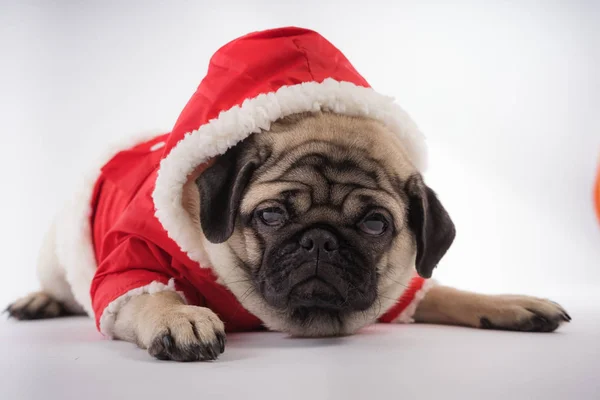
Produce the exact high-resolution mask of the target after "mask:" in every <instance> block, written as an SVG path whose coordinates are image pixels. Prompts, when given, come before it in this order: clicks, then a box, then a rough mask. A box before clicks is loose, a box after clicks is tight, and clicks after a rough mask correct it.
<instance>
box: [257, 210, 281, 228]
mask: <svg viewBox="0 0 600 400" xmlns="http://www.w3.org/2000/svg"><path fill="white" fill-rule="evenodd" d="M258 217H259V218H260V220H261V221H262V222H263V223H264V224H265V225H269V226H279V225H283V223H284V222H285V221H286V219H287V217H286V213H285V211H284V210H283V209H281V208H278V207H271V208H265V209H264V210H260V211H258Z"/></svg>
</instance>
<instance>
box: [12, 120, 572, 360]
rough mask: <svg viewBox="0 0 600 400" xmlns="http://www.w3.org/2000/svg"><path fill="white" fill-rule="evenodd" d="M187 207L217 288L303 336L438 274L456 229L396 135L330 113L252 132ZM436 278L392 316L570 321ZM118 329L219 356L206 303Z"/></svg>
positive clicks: (155, 313) (163, 302)
mask: <svg viewBox="0 0 600 400" xmlns="http://www.w3.org/2000/svg"><path fill="white" fill-rule="evenodd" d="M182 204H183V207H184V209H185V212H186V213H187V216H188V217H189V219H190V220H191V221H192V222H193V226H194V227H195V229H196V232H197V235H198V238H199V245H201V246H202V249H203V251H204V252H205V253H206V255H207V256H208V258H209V259H210V262H211V265H212V268H213V270H214V271H215V273H216V275H217V277H218V278H219V282H220V283H221V284H222V285H224V286H225V287H226V288H227V289H228V290H229V291H231V292H232V293H233V294H234V295H235V297H236V298H237V299H238V300H239V302H240V303H241V304H242V306H243V307H244V309H246V310H248V311H249V312H251V313H252V314H253V315H255V316H256V317H258V319H260V321H262V322H263V324H264V326H266V327H267V328H269V329H272V330H277V331H282V332H286V333H289V334H291V335H294V336H302V337H307V336H309V337H315V336H339V335H349V334H354V333H356V332H357V331H359V330H360V329H361V328H363V327H365V326H367V325H370V324H373V323H375V322H377V321H380V320H381V318H382V316H383V315H384V314H385V311H386V310H389V309H390V308H391V307H393V306H394V304H395V303H396V302H397V301H398V299H399V298H400V297H401V296H402V294H403V292H405V291H406V290H407V288H408V287H409V285H410V282H411V279H414V278H415V276H420V277H423V278H430V277H431V275H432V273H433V270H434V268H435V267H436V266H437V264H438V262H439V261H440V260H441V259H442V257H443V256H444V254H445V253H446V251H447V250H448V249H449V247H450V246H451V244H452V242H453V240H454V237H455V227H454V225H453V223H452V220H451V218H450V216H449V215H448V213H447V212H446V210H445V209H444V207H443V205H442V203H441V202H440V200H439V199H438V197H437V195H436V194H435V192H434V191H433V190H432V189H431V188H430V187H428V186H427V184H426V183H425V181H424V178H423V176H422V175H421V174H420V173H419V171H418V170H417V169H416V168H415V167H414V166H413V164H412V163H411V162H410V160H409V159H408V158H407V156H406V151H405V148H404V147H403V146H402V144H401V143H400V142H399V141H398V140H397V138H396V136H395V135H394V133H393V132H391V131H390V130H389V129H388V128H387V127H386V126H385V125H384V124H382V123H380V122H379V121H376V120H374V119H370V118H365V117H352V116H344V115H339V114H335V113H328V112H309V113H298V114H294V115H290V116H288V117H285V118H282V119H279V120H278V121H277V122H275V123H274V124H272V125H271V127H270V129H268V130H264V131H262V132H260V133H256V134H253V135H251V136H249V137H248V138H247V139H245V140H243V141H242V142H240V143H239V144H237V145H236V146H234V147H232V148H230V149H229V150H228V151H227V152H225V153H224V154H223V155H221V156H219V157H217V158H216V159H215V161H214V162H213V163H212V165H211V166H209V167H208V168H207V169H205V170H202V171H198V172H195V173H193V174H191V175H190V176H189V177H188V179H187V181H186V183H185V185H184V189H183V197H182ZM431 283H432V281H427V283H425V285H424V286H423V287H422V290H420V291H419V293H420V296H421V298H419V299H418V300H419V301H416V302H414V306H415V307H416V309H414V310H411V311H412V312H411V313H409V314H408V321H407V320H404V321H394V322H412V321H414V322H417V323H435V324H449V325H462V326H468V327H473V328H482V329H504V330H514V331H527V332H551V331H554V330H556V329H557V328H558V327H559V326H560V325H561V324H562V323H564V322H568V321H570V320H571V318H570V316H569V315H568V314H567V312H566V311H565V310H564V309H563V308H562V307H561V306H560V305H558V304H556V303H554V302H552V301H550V300H546V299H540V298H534V297H528V296H519V295H484V294H476V293H470V292H465V291H461V290H457V289H453V288H450V287H445V286H441V285H437V284H431ZM426 286H427V287H426ZM425 289H427V290H425ZM81 311H82V309H81V307H80V306H79V305H78V304H77V302H76V301H75V300H74V298H73V296H72V295H70V294H69V290H68V288H67V289H65V290H63V291H62V292H61V293H60V294H57V293H56V291H55V292H54V293H48V291H42V292H38V293H34V294H31V295H29V296H27V297H25V298H23V299H20V300H18V301H16V302H15V303H13V304H12V305H11V306H9V308H8V312H9V314H10V315H11V316H12V317H14V318H17V319H36V318H49V317H56V316H59V315H66V314H71V313H81ZM114 337H115V338H117V339H121V340H127V341H130V342H132V343H135V344H137V345H138V346H139V347H141V348H143V349H147V350H148V351H149V353H150V354H151V355H153V356H155V357H157V358H161V359H173V360H179V361H189V360H213V359H216V358H217V357H218V355H219V354H220V353H222V352H223V350H224V346H225V337H226V336H225V326H224V324H223V322H222V321H221V319H220V318H219V316H217V314H216V313H215V312H213V311H212V310H211V309H209V308H207V307H201V306H195V305H188V304H186V303H185V301H184V299H183V298H182V297H181V296H179V295H178V294H177V293H176V292H174V291H160V292H157V293H143V294H140V295H138V296H135V297H133V298H131V299H129V301H127V302H126V303H125V304H124V305H123V306H122V307H121V308H120V310H119V311H118V314H117V315H116V317H115V321H114Z"/></svg>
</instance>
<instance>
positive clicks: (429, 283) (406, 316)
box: [392, 279, 438, 324]
mask: <svg viewBox="0 0 600 400" xmlns="http://www.w3.org/2000/svg"><path fill="white" fill-rule="evenodd" d="M437 284H438V283H437V282H436V281H435V280H433V279H428V280H426V281H425V283H423V286H421V289H420V290H419V291H418V292H417V293H415V297H414V298H413V300H412V301H411V302H410V304H409V305H408V306H407V307H406V308H405V309H404V311H402V312H401V313H400V315H398V316H397V317H396V318H395V319H394V320H393V321H392V323H395V324H412V323H413V322H415V320H414V319H413V316H414V315H415V312H416V311H417V306H418V305H419V303H420V302H421V300H423V297H425V295H426V294H427V292H428V291H429V290H430V289H431V288H432V287H434V286H437Z"/></svg>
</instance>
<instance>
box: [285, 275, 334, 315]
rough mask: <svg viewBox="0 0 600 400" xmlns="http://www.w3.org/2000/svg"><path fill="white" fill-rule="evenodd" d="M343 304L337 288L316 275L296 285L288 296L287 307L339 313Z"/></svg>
mask: <svg viewBox="0 0 600 400" xmlns="http://www.w3.org/2000/svg"><path fill="white" fill-rule="evenodd" d="M344 303H345V298H344V295H343V294H342V293H341V292H340V291H339V290H338V288H336V287H335V286H334V285H333V284H331V283H330V282H328V281H326V280H325V279H323V278H321V277H319V276H317V275H315V276H312V277H309V278H307V279H305V280H304V281H302V282H300V283H298V284H296V285H295V286H294V287H293V288H292V290H291V291H290V293H289V295H288V307H289V308H291V309H299V308H306V309H315V310H316V309H322V310H328V311H339V310H341V308H342V306H343V304H344Z"/></svg>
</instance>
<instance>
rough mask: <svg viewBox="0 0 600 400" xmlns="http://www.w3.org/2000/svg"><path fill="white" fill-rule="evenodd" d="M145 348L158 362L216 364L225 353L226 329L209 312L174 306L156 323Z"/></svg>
mask: <svg viewBox="0 0 600 400" xmlns="http://www.w3.org/2000/svg"><path fill="white" fill-rule="evenodd" d="M147 348H148V352H149V353H150V355H152V356H153V357H156V358H158V359H159V360H173V361H210V360H215V359H217V357H218V356H219V355H220V354H221V353H223V352H224V351H225V327H224V325H223V322H222V321H221V320H220V319H219V317H217V315H216V314H215V313H213V312H212V311H211V310H209V309H208V308H205V307H196V306H187V305H181V306H177V307H176V308H175V309H174V310H173V311H170V312H169V313H168V315H165V316H164V317H163V318H161V319H160V320H159V323H158V326H156V329H155V330H154V333H153V335H152V337H151V339H150V344H149V346H147Z"/></svg>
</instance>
